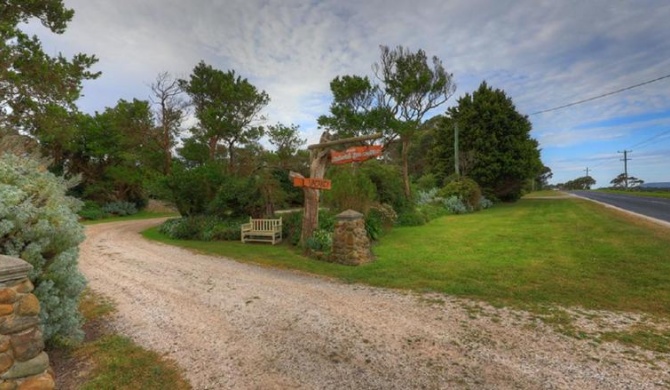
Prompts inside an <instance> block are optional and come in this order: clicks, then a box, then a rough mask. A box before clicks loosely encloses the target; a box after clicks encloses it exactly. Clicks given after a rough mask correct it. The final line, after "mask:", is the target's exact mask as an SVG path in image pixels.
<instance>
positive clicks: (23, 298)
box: [0, 255, 56, 390]
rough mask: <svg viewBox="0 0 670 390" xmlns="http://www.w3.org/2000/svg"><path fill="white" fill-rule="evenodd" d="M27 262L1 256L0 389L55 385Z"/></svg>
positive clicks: (33, 389)
mask: <svg viewBox="0 0 670 390" xmlns="http://www.w3.org/2000/svg"><path fill="white" fill-rule="evenodd" d="M31 269H32V267H31V266H30V264H28V263H26V262H24V261H23V260H20V259H16V258H13V257H8V256H3V255H0V390H51V389H54V388H55V386H56V385H55V381H54V377H53V372H52V371H51V369H50V367H49V357H48V356H47V354H46V353H45V352H44V339H43V338H42V332H41V331H40V329H39V313H40V303H39V301H38V300H37V298H36V297H35V295H33V294H32V291H33V289H34V287H33V284H32V283H31V282H30V280H28V277H27V275H28V272H29V271H30V270H31Z"/></svg>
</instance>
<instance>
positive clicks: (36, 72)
mask: <svg viewBox="0 0 670 390" xmlns="http://www.w3.org/2000/svg"><path fill="white" fill-rule="evenodd" d="M73 15H74V11H72V10H70V9H67V8H65V6H64V5H63V2H62V1H61V0H32V1H26V0H4V1H3V2H2V3H0V135H5V136H6V135H17V134H20V133H21V134H26V133H27V134H31V135H34V136H37V137H40V138H47V139H49V140H50V141H51V142H53V140H54V139H55V138H57V135H55V134H54V133H55V132H58V131H60V130H61V129H62V126H63V122H64V121H69V120H71V118H67V116H66V115H65V114H67V113H72V112H74V111H76V106H75V101H76V100H77V99H78V98H79V96H80V92H81V88H82V81H83V80H86V79H93V78H96V77H97V76H98V75H99V73H93V72H91V71H90V70H89V68H90V67H91V66H92V65H93V64H95V63H96V62H97V59H96V58H95V56H88V55H85V54H77V55H75V56H74V57H73V58H72V59H68V58H66V57H64V56H63V55H62V54H58V55H57V56H56V57H52V56H49V55H48V54H46V53H45V52H44V50H43V49H42V45H41V43H40V41H39V39H37V37H36V36H32V37H31V36H28V35H27V34H26V33H24V32H23V31H21V30H20V29H19V26H20V24H21V23H26V22H28V21H29V20H31V19H38V20H39V21H40V22H41V23H42V25H43V26H44V27H46V28H48V29H49V30H50V31H51V32H53V33H55V34H61V33H63V32H64V31H65V28H66V26H67V23H68V22H69V21H70V20H71V19H72V16H73Z"/></svg>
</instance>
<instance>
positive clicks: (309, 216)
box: [289, 131, 382, 244]
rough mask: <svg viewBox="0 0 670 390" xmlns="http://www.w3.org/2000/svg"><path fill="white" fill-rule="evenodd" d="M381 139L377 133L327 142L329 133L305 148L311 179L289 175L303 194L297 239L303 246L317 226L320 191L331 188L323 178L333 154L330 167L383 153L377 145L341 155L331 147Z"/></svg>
mask: <svg viewBox="0 0 670 390" xmlns="http://www.w3.org/2000/svg"><path fill="white" fill-rule="evenodd" d="M381 137H382V134H381V133H377V134H372V135H365V136H362V137H353V138H345V139H338V140H330V134H329V133H328V132H327V131H326V132H324V133H323V135H322V136H321V142H319V143H318V144H313V145H309V146H307V149H308V150H309V151H310V163H309V176H310V177H304V176H302V175H301V174H299V173H297V172H291V173H289V177H290V178H291V180H293V185H294V186H296V187H302V189H303V191H304V192H305V213H304V215H303V219H302V234H301V236H300V242H301V243H302V244H304V243H305V242H307V239H308V238H310V237H312V234H313V233H314V230H316V228H317V226H319V190H329V189H330V188H331V182H330V180H327V179H324V178H323V176H324V175H325V173H326V167H327V165H328V163H329V162H331V161H332V160H333V155H335V156H336V158H335V159H334V160H335V161H334V162H333V164H346V163H352V162H360V161H365V160H368V159H370V158H373V157H377V156H380V155H381V152H382V147H381V146H379V145H372V146H358V147H352V148H349V149H347V150H346V151H344V152H337V151H332V150H331V149H330V147H331V146H336V145H343V144H348V143H349V144H350V143H354V142H361V141H368V140H372V139H377V138H381ZM338 153H339V155H338Z"/></svg>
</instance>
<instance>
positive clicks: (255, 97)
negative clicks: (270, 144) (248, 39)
mask: <svg viewBox="0 0 670 390" xmlns="http://www.w3.org/2000/svg"><path fill="white" fill-rule="evenodd" d="M179 84H180V86H181V88H182V89H183V90H184V91H185V92H186V93H187V94H188V95H189V96H190V97H191V102H192V104H193V106H194V107H195V116H196V117H197V118H198V123H199V125H198V126H197V127H194V128H192V129H191V133H193V139H194V140H195V141H197V142H199V143H201V144H203V145H206V146H207V150H208V154H209V155H208V157H209V159H210V160H214V159H216V158H217V157H218V155H219V154H220V151H219V144H220V143H223V145H224V146H225V148H226V149H225V152H226V153H227V157H228V163H229V165H230V167H231V168H233V167H234V166H235V157H236V154H235V152H236V150H235V148H236V147H237V146H238V145H246V144H249V143H253V142H256V141H258V139H259V138H260V137H261V136H262V135H263V128H262V127H260V126H254V124H255V121H257V120H258V119H261V118H260V117H259V116H260V111H261V110H262V109H263V108H264V107H265V106H266V105H267V104H268V102H269V101H270V98H269V96H268V95H267V94H266V93H265V92H264V91H258V90H257V89H256V87H254V86H253V85H252V84H251V83H249V82H248V81H247V79H243V78H241V77H240V76H237V75H236V74H235V71H233V70H230V71H228V72H223V71H221V70H218V69H214V68H212V66H210V65H207V64H205V63H204V62H202V61H201V62H200V63H199V64H198V65H196V66H195V68H193V72H192V73H191V75H190V78H189V79H188V80H180V81H179Z"/></svg>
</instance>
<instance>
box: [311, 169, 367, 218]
mask: <svg viewBox="0 0 670 390" xmlns="http://www.w3.org/2000/svg"><path fill="white" fill-rule="evenodd" d="M331 172H332V173H331V180H332V189H331V190H330V191H324V192H323V195H322V199H323V204H324V205H325V206H326V207H329V208H330V209H331V210H332V211H334V212H336V213H339V212H342V211H345V210H347V209H351V210H356V211H358V212H361V213H363V214H366V213H367V212H368V210H369V209H370V206H371V205H372V204H373V203H374V202H375V201H376V200H377V199H376V198H377V192H376V188H375V185H374V184H373V183H372V181H371V180H370V178H369V177H368V176H367V175H366V174H365V173H363V172H360V171H359V170H355V169H354V168H352V167H349V166H342V167H334V168H333V169H332V170H331Z"/></svg>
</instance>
